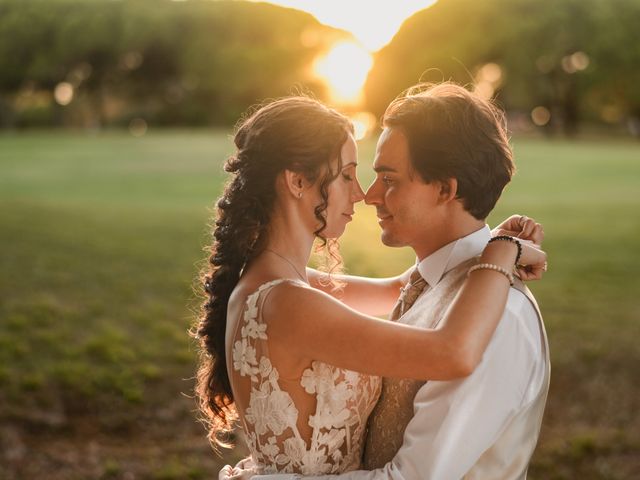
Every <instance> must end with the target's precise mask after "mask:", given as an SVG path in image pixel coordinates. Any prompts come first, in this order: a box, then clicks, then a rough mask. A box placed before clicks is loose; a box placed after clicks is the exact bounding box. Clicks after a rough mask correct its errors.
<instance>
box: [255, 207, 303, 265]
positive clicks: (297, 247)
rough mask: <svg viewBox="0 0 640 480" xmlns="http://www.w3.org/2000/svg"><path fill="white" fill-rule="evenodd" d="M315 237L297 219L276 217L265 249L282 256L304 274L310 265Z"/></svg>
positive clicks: (273, 219) (271, 225)
mask: <svg viewBox="0 0 640 480" xmlns="http://www.w3.org/2000/svg"><path fill="white" fill-rule="evenodd" d="M314 238H315V236H314V235H313V232H310V231H309V229H307V228H305V227H304V225H303V224H302V222H300V221H297V219H291V218H286V217H283V216H274V218H272V220H271V224H270V226H269V230H268V238H267V244H266V245H265V248H266V249H268V250H271V251H272V252H276V253H277V254H280V255H282V256H283V257H285V258H286V259H287V260H289V261H290V262H292V263H293V264H294V265H295V266H296V269H297V270H298V271H300V272H304V269H305V267H306V266H307V264H308V263H309V257H310V256H311V248H312V247H313V241H314Z"/></svg>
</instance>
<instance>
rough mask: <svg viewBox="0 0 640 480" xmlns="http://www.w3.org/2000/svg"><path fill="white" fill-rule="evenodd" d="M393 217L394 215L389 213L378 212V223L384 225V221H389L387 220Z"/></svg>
mask: <svg viewBox="0 0 640 480" xmlns="http://www.w3.org/2000/svg"><path fill="white" fill-rule="evenodd" d="M392 218H393V215H388V214H382V215H380V214H378V223H379V224H380V225H382V223H383V222H385V221H387V220H391V219H392Z"/></svg>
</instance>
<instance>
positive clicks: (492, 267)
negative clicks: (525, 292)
mask: <svg viewBox="0 0 640 480" xmlns="http://www.w3.org/2000/svg"><path fill="white" fill-rule="evenodd" d="M476 270H494V271H496V272H499V273H501V274H503V275H504V276H505V277H507V279H508V280H509V284H510V285H511V286H512V287H513V273H511V272H509V271H508V270H507V269H506V268H502V267H501V266H500V265H495V264H493V263H478V264H477V265H474V266H473V267H471V268H470V269H469V271H468V272H467V276H468V275H470V274H471V272H475V271H476Z"/></svg>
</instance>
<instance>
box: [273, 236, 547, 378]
mask: <svg viewBox="0 0 640 480" xmlns="http://www.w3.org/2000/svg"><path fill="white" fill-rule="evenodd" d="M523 250H524V252H525V253H524V254H523V259H522V261H521V263H528V264H537V265H539V264H542V263H544V259H545V255H544V253H543V252H540V251H539V250H537V249H535V248H534V247H532V246H524V247H523ZM516 253H517V249H516V246H515V245H514V244H513V243H510V242H503V241H499V242H493V243H490V244H489V245H487V247H486V248H485V250H484V252H483V254H482V256H481V259H480V261H481V262H482V263H492V264H496V265H499V266H501V267H503V268H505V269H506V270H508V271H511V269H512V267H513V263H514V261H515V258H516ZM508 291H509V281H508V280H507V278H506V277H505V276H504V275H502V274H501V273H499V272H495V271H492V270H477V271H475V272H474V273H472V274H471V275H469V277H468V278H467V279H466V280H465V283H464V285H463V287H462V289H461V290H460V292H459V293H458V295H457V296H456V300H455V301H454V303H453V304H452V305H451V307H450V309H449V310H448V312H447V314H446V316H445V318H444V320H443V322H442V325H441V326H440V327H439V328H438V329H436V330H427V329H421V328H418V327H412V326H408V325H403V324H399V323H396V322H387V321H383V320H378V319H376V318H373V317H368V316H366V315H363V314H361V313H359V312H356V311H355V310H353V309H351V308H349V307H347V306H345V305H344V304H342V303H340V302H339V301H337V300H335V299H334V298H332V297H331V296H330V295H327V294H325V293H323V292H320V291H318V290H314V289H310V288H303V287H299V286H295V285H286V284H285V285H281V286H279V287H276V288H275V289H274V291H273V292H272V293H271V295H270V297H269V300H268V301H267V302H266V304H265V306H264V311H263V313H264V317H265V320H266V321H267V322H268V324H269V332H270V334H269V342H270V343H271V344H274V346H277V347H280V348H286V350H287V351H288V352H289V354H294V355H297V356H299V357H300V358H308V359H314V360H320V361H323V362H326V363H330V364H332V365H336V366H338V367H342V368H347V369H350V370H356V371H360V372H363V373H368V374H372V375H381V376H385V377H404V378H416V379H431V380H449V379H453V378H458V377H462V376H466V375H469V374H470V373H471V372H472V371H473V369H474V368H475V367H476V365H477V364H478V363H479V362H480V359H481V358H482V354H483V352H484V350H485V348H486V347H487V345H488V343H489V340H490V338H491V336H492V334H493V332H494V330H495V328H496V326H497V324H498V321H499V320H500V318H501V316H502V313H503V310H504V307H505V304H506V300H507V295H508Z"/></svg>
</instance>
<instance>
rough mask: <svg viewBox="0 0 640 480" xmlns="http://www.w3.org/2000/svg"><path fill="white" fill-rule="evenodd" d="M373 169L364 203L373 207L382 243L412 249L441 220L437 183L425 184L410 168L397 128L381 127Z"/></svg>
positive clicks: (406, 142) (407, 146)
mask: <svg viewBox="0 0 640 480" xmlns="http://www.w3.org/2000/svg"><path fill="white" fill-rule="evenodd" d="M373 169H374V170H375V172H376V179H375V180H374V182H373V183H372V184H371V186H370V187H369V189H368V190H367V193H366V196H365V202H366V203H367V204H368V205H374V206H375V207H376V211H377V216H378V223H379V224H380V227H381V228H382V243H384V244H385V245H388V246H391V247H404V246H410V247H413V248H414V249H415V248H416V246H417V245H419V244H420V243H421V242H424V239H425V236H426V235H429V234H430V233H432V232H433V229H434V228H438V225H439V224H440V223H441V220H442V215H443V212H442V211H441V210H442V208H441V207H440V202H438V199H439V194H440V184H439V183H437V182H433V183H425V182H424V181H423V180H422V177H421V176H420V174H419V173H418V172H417V171H415V170H414V169H413V166H412V165H411V158H410V156H409V143H408V141H407V138H406V136H405V135H404V133H402V131H401V130H398V129H393V128H385V129H384V130H383V132H382V134H381V135H380V138H379V140H378V145H377V148H376V158H375V160H374V163H373Z"/></svg>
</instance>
